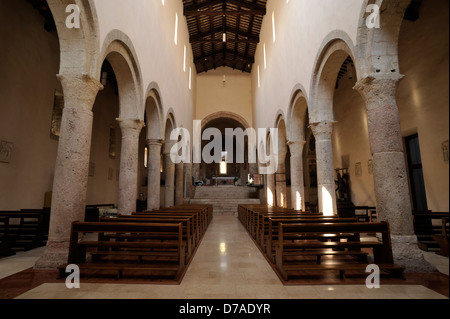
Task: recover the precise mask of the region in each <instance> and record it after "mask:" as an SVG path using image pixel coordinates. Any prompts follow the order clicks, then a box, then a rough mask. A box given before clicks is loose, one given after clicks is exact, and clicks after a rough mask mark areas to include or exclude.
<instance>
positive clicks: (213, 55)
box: [194, 50, 255, 64]
mask: <svg viewBox="0 0 450 319" xmlns="http://www.w3.org/2000/svg"><path fill="white" fill-rule="evenodd" d="M223 53H225V54H226V55H234V56H235V57H236V60H239V61H242V62H245V63H249V64H253V63H255V58H254V57H251V56H246V55H242V54H239V53H236V52H234V51H230V50H225V51H222V50H220V51H214V52H212V53H210V54H207V55H205V56H202V57H198V58H195V59H194V63H195V64H198V63H203V62H204V61H206V60H208V61H211V58H212V61H213V62H215V61H217V59H216V57H219V58H220V59H222V57H223Z"/></svg>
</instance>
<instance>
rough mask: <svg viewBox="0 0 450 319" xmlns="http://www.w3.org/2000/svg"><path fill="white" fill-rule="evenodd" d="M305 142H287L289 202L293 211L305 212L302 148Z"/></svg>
mask: <svg viewBox="0 0 450 319" xmlns="http://www.w3.org/2000/svg"><path fill="white" fill-rule="evenodd" d="M305 144H306V142H289V143H288V145H289V150H290V152H291V202H292V208H294V209H295V210H302V211H304V210H305V182H304V177H303V148H304V146H305Z"/></svg>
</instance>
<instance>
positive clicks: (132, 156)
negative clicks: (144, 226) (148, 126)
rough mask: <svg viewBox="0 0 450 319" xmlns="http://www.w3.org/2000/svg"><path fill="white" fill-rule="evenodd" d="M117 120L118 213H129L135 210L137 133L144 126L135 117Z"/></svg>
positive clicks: (137, 156) (137, 157) (137, 163)
mask: <svg viewBox="0 0 450 319" xmlns="http://www.w3.org/2000/svg"><path fill="white" fill-rule="evenodd" d="M117 121H118V122H119V125H120V129H121V131H122V148H121V152H120V175H119V203H118V213H119V214H122V215H131V213H134V212H136V199H137V191H138V166H139V161H138V159H139V134H140V133H141V130H142V128H143V127H144V122H142V121H141V120H136V119H117Z"/></svg>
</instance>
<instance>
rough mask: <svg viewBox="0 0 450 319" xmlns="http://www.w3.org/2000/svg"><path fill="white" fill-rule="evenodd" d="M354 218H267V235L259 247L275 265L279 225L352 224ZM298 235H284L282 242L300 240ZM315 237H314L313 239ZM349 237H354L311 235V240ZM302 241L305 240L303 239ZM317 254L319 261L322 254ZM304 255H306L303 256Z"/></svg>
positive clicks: (351, 235)
mask: <svg viewBox="0 0 450 319" xmlns="http://www.w3.org/2000/svg"><path fill="white" fill-rule="evenodd" d="M356 221H357V219H356V218H339V217H322V218H314V219H311V218H292V219H287V218H283V217H281V218H278V217H269V220H268V223H267V234H266V235H265V236H264V241H263V242H262V245H261V247H263V249H264V251H265V253H266V255H267V257H268V258H269V260H271V261H272V262H273V263H275V254H276V246H277V245H278V240H279V235H278V230H279V228H278V226H279V224H280V223H283V224H300V223H302V224H316V223H327V224H329V223H352V222H356ZM299 236H300V235H299V234H298V233H291V234H286V233H285V234H284V238H283V240H286V241H287V240H290V241H294V240H298V239H302V238H300V237H299ZM314 236H315V237H314ZM349 237H354V235H353V234H348V233H347V234H321V235H320V236H317V234H315V235H313V238H318V239H321V240H322V241H328V240H339V239H341V238H343V239H348V238H349ZM303 239H306V238H304V237H303ZM318 253H319V254H317V259H318V261H320V256H323V255H324V254H323V253H322V254H320V251H319V252H318ZM304 255H306V254H304Z"/></svg>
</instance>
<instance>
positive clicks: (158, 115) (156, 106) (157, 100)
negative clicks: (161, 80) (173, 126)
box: [145, 82, 164, 140]
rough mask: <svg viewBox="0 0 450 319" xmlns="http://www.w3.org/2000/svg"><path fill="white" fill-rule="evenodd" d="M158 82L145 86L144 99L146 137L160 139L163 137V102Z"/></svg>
mask: <svg viewBox="0 0 450 319" xmlns="http://www.w3.org/2000/svg"><path fill="white" fill-rule="evenodd" d="M160 92H161V91H160V89H159V87H158V84H157V83H155V82H152V83H150V85H149V86H148V88H147V93H146V95H145V96H146V99H145V114H146V117H147V123H146V125H147V138H148V139H155V140H162V139H164V123H163V109H164V107H163V103H162V100H161V93H160Z"/></svg>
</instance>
